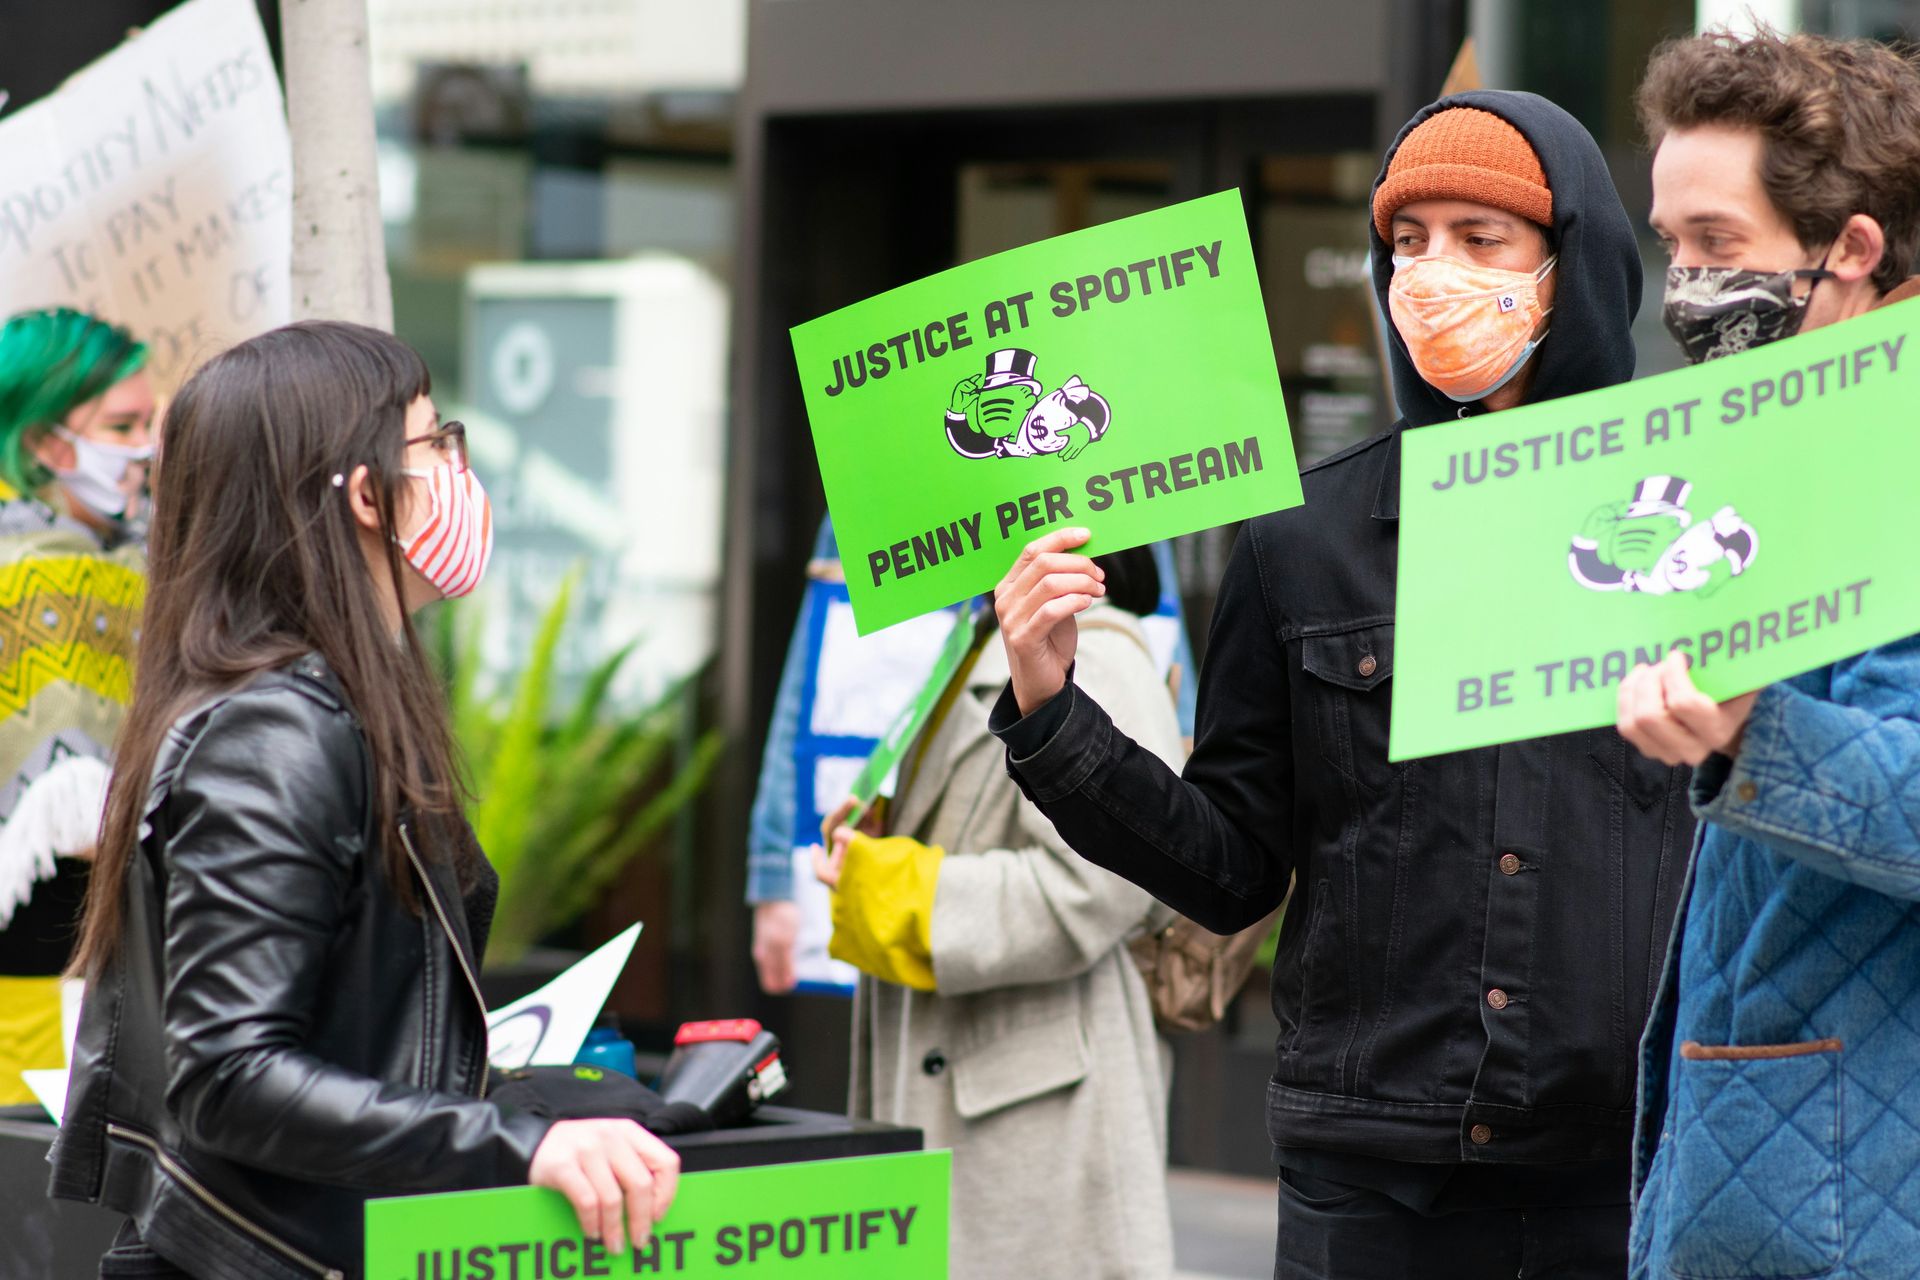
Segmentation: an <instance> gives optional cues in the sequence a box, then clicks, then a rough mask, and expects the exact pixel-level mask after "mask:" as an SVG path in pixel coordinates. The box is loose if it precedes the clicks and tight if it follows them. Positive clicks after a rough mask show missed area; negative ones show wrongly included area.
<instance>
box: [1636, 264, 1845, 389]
mask: <svg viewBox="0 0 1920 1280" xmlns="http://www.w3.org/2000/svg"><path fill="white" fill-rule="evenodd" d="M1822 261H1824V259H1822ZM1832 278H1833V272H1831V271H1828V270H1827V269H1826V268H1824V267H1811V268H1808V267H1803V268H1801V269H1799V270H1797V271H1748V270H1745V269H1744V268H1741V267H1668V268H1667V296H1666V303H1665V305H1664V306H1663V307H1662V308H1661V318H1662V319H1663V320H1665V321H1666V323H1667V332H1668V333H1670V334H1672V335H1673V340H1674V341H1675V342H1678V343H1679V344H1680V349H1681V350H1682V351H1683V352H1685V353H1686V357H1687V363H1689V364H1699V363H1700V362H1701V361H1703V360H1717V359H1719V358H1720V357H1721V356H1730V355H1734V354H1736V353H1738V352H1741V351H1746V350H1749V349H1751V348H1753V347H1763V346H1765V345H1766V344H1767V343H1769V342H1778V341H1779V340H1780V339H1782V338H1791V337H1792V336H1793V335H1794V334H1796V333H1798V332H1800V323H1801V321H1803V320H1805V319H1806V316H1807V303H1808V301H1809V300H1810V299H1811V298H1812V297H1813V290H1812V289H1808V290H1807V292H1806V295H1805V296H1804V297H1799V298H1796V297H1794V296H1793V282H1794V281H1795V280H1813V281H1816V282H1817V281H1821V280H1830V279H1832Z"/></svg>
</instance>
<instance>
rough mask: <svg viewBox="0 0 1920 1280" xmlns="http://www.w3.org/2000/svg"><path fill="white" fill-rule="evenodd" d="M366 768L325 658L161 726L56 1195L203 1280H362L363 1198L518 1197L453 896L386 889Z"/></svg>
mask: <svg viewBox="0 0 1920 1280" xmlns="http://www.w3.org/2000/svg"><path fill="white" fill-rule="evenodd" d="M369 779H370V766H369V756H368V754H367V750H366V746H365V742H364V740H363V738H362V736H361V734H360V731H359V728H358V725H357V722H356V720H355V718H354V716H353V713H352V712H351V711H350V710H349V709H348V707H347V705H346V702H345V700H344V698H343V696H342V694H341V692H340V689H339V685H338V682H337V681H336V680H335V679H334V678H333V676H332V674H331V673H330V672H329V671H328V670H327V669H326V667H325V665H324V664H323V663H322V662H321V661H320V659H318V658H317V657H308V658H304V659H302V660H300V661H299V662H297V663H295V664H293V665H292V666H291V667H289V668H287V669H284V670H281V671H277V672H272V673H269V674H266V675H263V676H261V677H260V678H259V679H257V680H256V681H254V682H253V683H252V684H251V685H249V686H248V687H247V688H245V689H244V690H242V691H240V692H238V693H234V694H232V695H229V696H226V697H223V698H220V699H218V700H216V701H214V702H213V703H211V704H210V705H207V706H204V707H201V708H199V709H198V710H196V711H193V712H192V713H190V714H188V715H186V716H184V717H182V718H181V720H180V721H179V722H178V723H176V724H175V725H174V727H173V729H172V731H171V732H170V734H169V737H168V739H167V742H166V744H165V746H164V747H163V748H162V751H161V755H160V759H159V761H158V763H157V765H156V768H155V771H154V777H153V782H152V786H151V789H150V792H149V798H148V814H147V826H146V828H145V832H144V835H143V838H142V840H141V845H140V850H139V856H137V857H136V858H135V859H134V860H133V863H132V866H131V867H130V868H129V873H128V880H127V889H126V894H127V897H126V929H125V932H124V934H123V937H122V941H121V949H120V951H119V953H118V955H117V958H116V959H115V960H114V961H113V962H112V964H111V965H110V966H109V967H108V968H107V969H106V971H105V972H104V973H103V974H102V975H101V976H100V978H99V980H98V981H97V982H96V983H94V984H93V985H92V987H91V988H90V989H89V991H88V993H87V998H86V1002H85V1005H84V1007H83V1009H82V1012H81V1017H80V1034H79V1041H78V1044H77V1046H76V1050H75V1055H74V1056H75V1061H74V1069H73V1076H72V1082H71V1089H70V1094H69V1098H68V1103H67V1114H66V1122H65V1124H63V1125H62V1127H61V1130H60V1136H59V1139H58V1141H57V1143H56V1144H55V1146H54V1150H53V1155H52V1162H53V1180H52V1185H51V1193H52V1194H53V1195H54V1196H56V1197H61V1198H65V1199H72V1200H83V1201H90V1202H95V1203H99V1204H102V1205H105V1206H107V1207H109V1208H112V1209H117V1210H119V1211H121V1212H123V1213H126V1214H128V1215H130V1216H131V1217H132V1218H133V1219H134V1221H135V1222H136V1224H137V1225H138V1227H139V1230H140V1233H141V1235H142V1237H143V1238H144V1239H145V1240H146V1242H147V1243H148V1244H149V1245H150V1246H151V1247H152V1248H154V1249H155V1250H156V1251H157V1252H159V1253H161V1254H163V1255H164V1256H166V1257H167V1258H169V1259H170V1260H172V1261H174V1262H175V1263H176V1264H178V1265H182V1266H184V1267H186V1268H188V1269H190V1270H191V1271H192V1272H193V1274H195V1275H196V1276H204V1277H209V1278H210V1280H313V1278H315V1277H347V1276H357V1275H359V1274H360V1271H361V1268H362V1256H363V1228H362V1224H361V1218H362V1206H363V1204H364V1203H365V1201H366V1200H368V1199H369V1198H372V1197H376V1196H389V1195H405V1194H410V1193H414V1192H426V1191H452V1190H462V1189H467V1188H474V1187H484V1186H500V1185H510V1184H517V1183H524V1182H525V1181H526V1178H527V1169H528V1165H529V1164H530V1163H531V1161H532V1158H533V1152H534V1149H535V1148H536V1147H537V1146H538V1145H539V1143H540V1140H541V1139H542V1138H543V1137H544V1136H545V1134H546V1130H547V1128H548V1125H549V1122H548V1121H545V1120H541V1119H537V1118H535V1117H533V1116H529V1115H524V1114H518V1113H513V1112H509V1111H503V1110H502V1109H501V1108H498V1107H496V1106H494V1105H493V1104H492V1103H490V1102H486V1101H483V1100H482V1099H481V1097H480V1095H481V1094H482V1093H483V1092H484V1090H485V1081H486V1072H485V1065H486V1023H485V1021H484V1011H483V1006H482V1003H481V998H480V994H479V990H478V987H477V985H476V983H475V974H476V971H477V959H476V957H475V955H474V950H473V947H472V945H471V942H470V940H469V929H468V923H467V919H466V915H465V912H464V910H463V908H462V899H461V891H460V886H459V883H458V878H457V876H456V875H455V873H454V872H453V870H452V868H451V867H449V866H447V865H445V864H444V863H443V862H434V863H431V864H430V863H429V862H428V861H426V851H425V850H424V849H422V848H421V847H420V845H421V842H420V841H419V840H418V839H416V838H415V833H414V832H413V831H412V830H410V829H409V827H407V826H404V825H403V826H402V828H401V831H402V834H403V836H404V837H405V839H406V841H407V847H408V849H409V853H410V855H411V856H412V858H413V862H414V869H415V874H416V876H417V879H416V882H415V889H416V892H417V893H418V894H419V895H420V897H421V904H420V910H419V912H418V913H417V914H416V913H414V912H411V911H409V910H407V908H406V907H405V906H404V905H403V904H402V902H401V901H400V899H399V898H398V896H397V895H396V894H395V893H394V891H393V889H392V887H391V885H390V884H389V883H388V881H387V878H386V875H385V873H384V872H383V870H382V869H381V866H380V860H379V857H378V854H377V841H376V840H375V833H374V831H373V829H372V817H371V814H372V805H371V802H370V790H369Z"/></svg>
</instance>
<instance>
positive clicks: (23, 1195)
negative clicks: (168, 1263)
mask: <svg viewBox="0 0 1920 1280" xmlns="http://www.w3.org/2000/svg"><path fill="white" fill-rule="evenodd" d="M53 1135H54V1127H53V1125H52V1124H50V1123H49V1122H48V1121H47V1119H46V1115H45V1113H44V1112H42V1111H41V1110H40V1109H39V1108H38V1107H0V1280H94V1276H95V1275H96V1274H97V1273H98V1271H99V1266H100V1255H101V1254H103V1253H105V1252H106V1251H107V1246H108V1245H109V1244H110V1243H112V1241H113V1233H114V1232H115V1231H117V1230H119V1227H120V1215H119V1214H117V1213H110V1212H108V1211H107V1210H105V1209H97V1208H94V1207H93V1206H92V1205H84V1204H72V1203H69V1202H67V1201H63V1200H49V1199H48V1198H47V1149H48V1148H49V1147H51V1146H52V1145H53ZM666 1141H667V1142H668V1144H669V1145H671V1146H672V1147H673V1148H674V1149H675V1150H676V1151H678V1152H679V1153H680V1165H681V1168H682V1169H683V1170H684V1171H685V1172H687V1173H705V1172H709V1171H711V1170H714V1169H741V1168H747V1167H749V1166H752V1165H763V1164H792V1163H795V1162H798V1161H802V1160H838V1159H841V1158H843V1157H846V1156H876V1155H889V1154H892V1153H894V1152H899V1151H918V1150H920V1149H921V1147H922V1146H923V1145H924V1143H923V1141H922V1135H921V1133H920V1130H918V1129H902V1128H899V1127H897V1126H895V1125H889V1124H876V1123H874V1122H872V1121H869V1120H849V1119H848V1118H847V1117H845V1116H841V1115H832V1114H829V1113H827V1112H824V1111H801V1110H798V1109H796V1108H793V1107H774V1106H766V1107H761V1108H760V1109H759V1111H757V1112H755V1113H754V1116H753V1118H752V1120H750V1121H749V1122H748V1123H747V1124H746V1125H744V1126H742V1127H740V1128H736V1129H716V1130H714V1131H713V1132H711V1133H689V1134H676V1135H673V1136H671V1137H668V1138H667V1139H666Z"/></svg>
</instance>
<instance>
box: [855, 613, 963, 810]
mask: <svg viewBox="0 0 1920 1280" xmlns="http://www.w3.org/2000/svg"><path fill="white" fill-rule="evenodd" d="M978 631H979V626H978V624H977V622H976V621H975V619H974V616H973V610H972V609H962V610H961V611H960V612H959V614H958V615H957V616H956V617H955V618H954V620H953V630H952V631H950V632H948V633H947V642H946V644H944V645H943V646H941V649H940V656H939V657H937V658H935V659H934V662H933V670H932V671H931V672H929V673H928V674H927V680H926V683H925V684H923V685H921V686H920V692H918V693H916V694H914V695H913V701H912V702H909V703H908V704H907V705H906V706H904V707H902V708H901V709H900V714H899V715H897V716H895V717H894V718H893V723H892V724H890V725H888V726H887V731H886V733H885V734H884V735H882V736H881V738H880V745H879V746H877V747H875V748H874V749H873V754H872V755H870V756H868V757H867V762H866V763H865V764H864V765H862V766H861V767H860V772H859V774H858V775H856V776H855V778H854V780H853V786H852V787H851V788H849V789H848V792H847V794H848V795H849V796H851V797H852V798H853V811H852V812H851V813H850V814H848V815H847V821H848V822H849V823H854V822H858V821H860V815H861V814H863V813H865V812H866V811H867V807H868V806H869V805H871V804H872V803H873V801H874V798H875V797H876V796H878V795H879V794H880V788H881V787H882V786H884V785H885V784H886V781H887V779H888V778H889V777H890V776H892V774H893V770H894V766H896V765H898V764H899V763H900V757H901V755H902V754H904V753H905V752H906V749H907V747H908V745H909V744H911V743H912V742H913V740H914V739H915V738H917V737H919V736H920V730H921V728H922V727H924V726H925V725H926V723H927V717H928V716H930V715H932V714H933V708H934V704H935V703H937V702H939V701H940V694H941V693H942V692H943V691H944V690H945V689H946V687H947V684H948V682H949V681H951V680H952V679H953V673H954V672H956V671H958V670H959V669H960V664H961V663H962V662H964V661H966V657H967V655H968V654H969V653H971V652H972V651H973V647H974V644H973V642H974V638H975V636H976V634H977V633H978Z"/></svg>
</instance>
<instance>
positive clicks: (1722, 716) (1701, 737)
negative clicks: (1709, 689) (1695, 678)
mask: <svg viewBox="0 0 1920 1280" xmlns="http://www.w3.org/2000/svg"><path fill="white" fill-rule="evenodd" d="M1682 679H1685V677H1684V676H1683V677H1682ZM1661 691H1662V693H1663V694H1664V695H1665V697H1666V701H1667V710H1668V711H1670V712H1672V713H1673V718H1674V719H1675V720H1676V721H1678V722H1679V724H1680V726H1681V727H1682V728H1684V729H1685V730H1686V731H1687V732H1688V733H1690V734H1692V735H1693V737H1694V738H1695V739H1696V740H1698V741H1699V742H1700V744H1701V745H1702V746H1703V747H1705V748H1706V749H1707V750H1709V751H1718V750H1719V749H1720V748H1721V747H1722V746H1724V745H1725V744H1726V740H1727V737H1728V734H1729V733H1730V731H1731V728H1730V726H1729V724H1728V716H1727V714H1726V713H1725V712H1724V711H1722V710H1721V709H1720V704H1719V703H1717V702H1715V701H1714V700H1713V699H1712V698H1709V697H1708V696H1707V695H1706V694H1704V693H1702V692H1700V690H1699V689H1697V688H1696V687H1694V684H1693V682H1692V681H1691V680H1687V681H1686V684H1685V685H1684V686H1677V685H1675V684H1673V683H1671V682H1669V681H1666V680H1662V682H1661Z"/></svg>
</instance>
